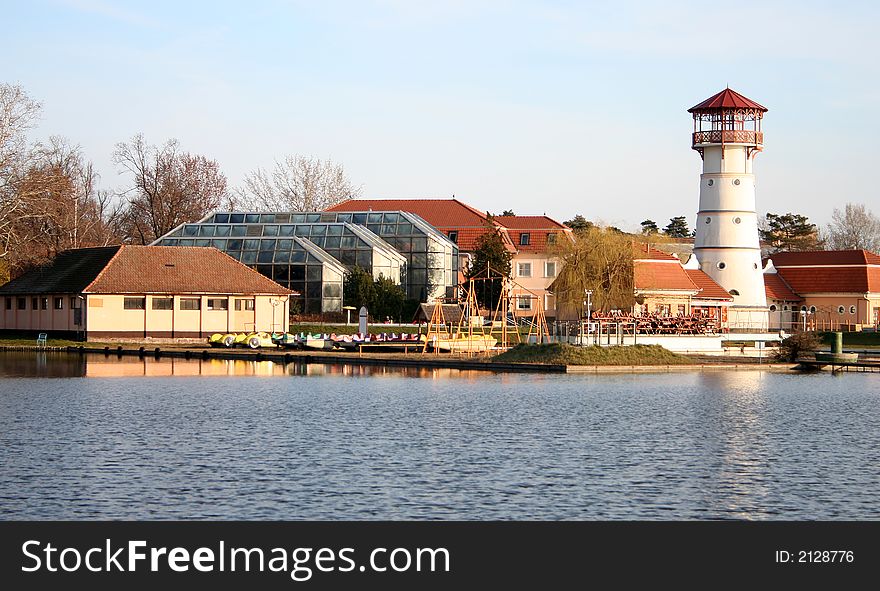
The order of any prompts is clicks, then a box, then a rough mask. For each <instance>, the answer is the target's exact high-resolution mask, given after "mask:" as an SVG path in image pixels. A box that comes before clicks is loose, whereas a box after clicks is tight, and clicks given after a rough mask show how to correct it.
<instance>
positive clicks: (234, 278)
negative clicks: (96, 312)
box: [82, 245, 295, 295]
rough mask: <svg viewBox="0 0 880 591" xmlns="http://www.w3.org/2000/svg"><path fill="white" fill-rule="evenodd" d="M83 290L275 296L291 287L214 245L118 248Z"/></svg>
mask: <svg viewBox="0 0 880 591" xmlns="http://www.w3.org/2000/svg"><path fill="white" fill-rule="evenodd" d="M82 291H83V293H108V294H110V293H136V294H149V293H163V294H188V293H193V294H195V293H198V294H238V293H240V294H278V295H288V294H291V293H295V292H292V291H291V290H289V289H287V288H284V287H281V286H280V285H278V284H277V283H275V282H274V281H272V280H271V279H269V278H268V277H266V276H264V275H261V274H260V273H258V272H256V271H254V270H253V269H251V268H250V267H248V266H246V265H243V264H242V263H240V262H238V261H236V260H235V259H234V258H232V257H231V256H229V255H227V254H225V253H223V252H220V251H219V250H217V249H216V248H207V247H200V246H132V245H124V246H120V247H119V250H118V251H117V252H116V255H115V256H114V257H113V258H112V259H110V261H109V262H108V263H107V264H106V266H105V267H104V268H103V270H102V271H101V272H100V273H98V275H97V277H95V279H94V281H92V282H91V283H90V284H89V285H87V286H86V287H85V288H84V289H83V290H82Z"/></svg>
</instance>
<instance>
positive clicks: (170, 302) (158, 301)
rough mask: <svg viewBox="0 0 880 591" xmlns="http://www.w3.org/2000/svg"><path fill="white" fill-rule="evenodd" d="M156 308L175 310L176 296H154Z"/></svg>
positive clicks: (154, 307)
mask: <svg viewBox="0 0 880 591" xmlns="http://www.w3.org/2000/svg"><path fill="white" fill-rule="evenodd" d="M153 309H154V310H173V309H174V298H153Z"/></svg>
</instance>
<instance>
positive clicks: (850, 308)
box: [849, 306, 856, 314]
mask: <svg viewBox="0 0 880 591" xmlns="http://www.w3.org/2000/svg"><path fill="white" fill-rule="evenodd" d="M849 313H850V314H855V313H856V307H855V306H850V307H849Z"/></svg>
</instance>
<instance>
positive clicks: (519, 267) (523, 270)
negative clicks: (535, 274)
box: [516, 263, 532, 277]
mask: <svg viewBox="0 0 880 591" xmlns="http://www.w3.org/2000/svg"><path fill="white" fill-rule="evenodd" d="M516 276H517V277H531V276H532V263H517V264H516Z"/></svg>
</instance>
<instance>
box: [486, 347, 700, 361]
mask: <svg viewBox="0 0 880 591" xmlns="http://www.w3.org/2000/svg"><path fill="white" fill-rule="evenodd" d="M492 361H494V362H498V363H559V364H564V365H682V364H687V363H692V361H691V360H690V359H689V358H687V357H685V356H684V355H679V354H678V353H673V352H672V351H669V350H668V349H664V348H663V347H661V346H660V345H633V346H632V347H597V346H592V347H575V346H573V345H567V344H564V343H551V344H549V345H517V346H515V347H514V348H512V349H510V350H509V351H506V352H504V353H501V354H500V355H496V356H495V357H493V358H492Z"/></svg>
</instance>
